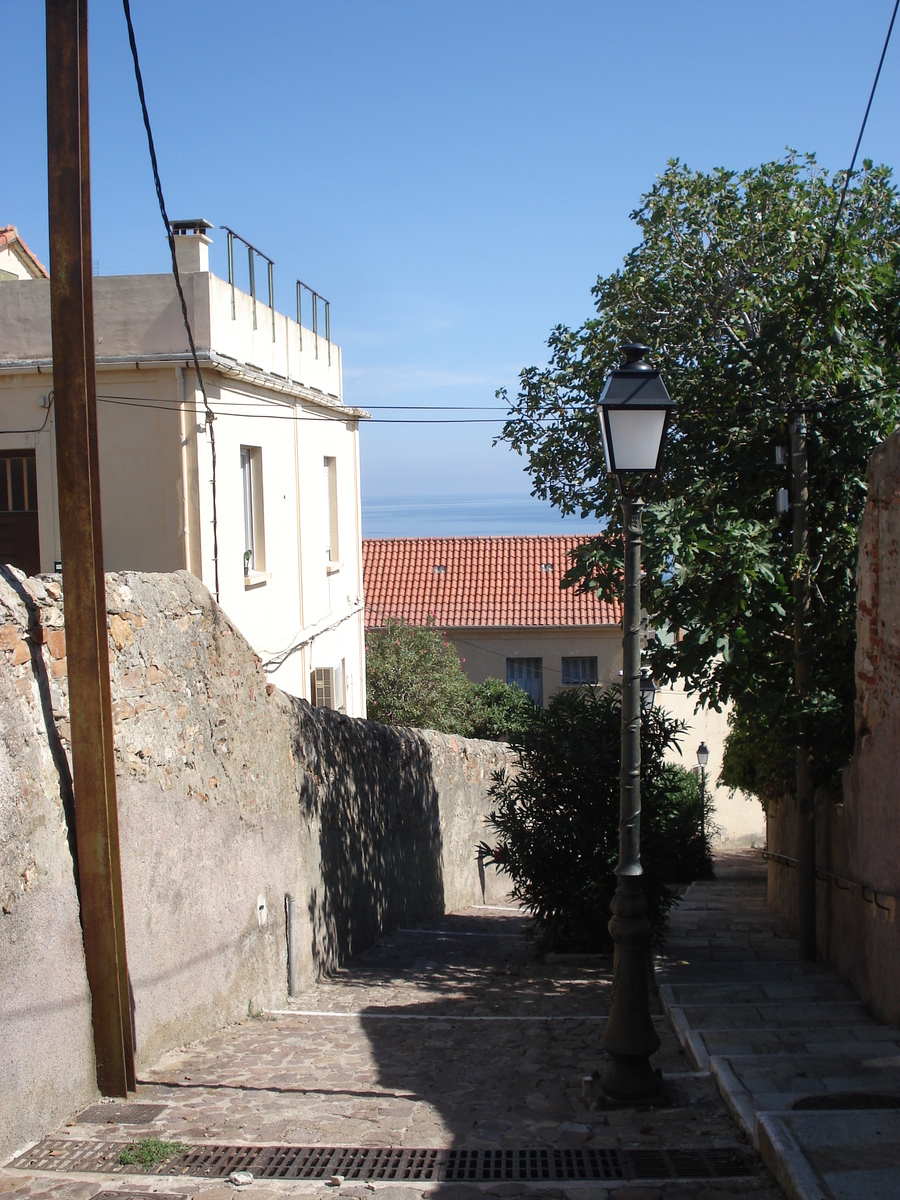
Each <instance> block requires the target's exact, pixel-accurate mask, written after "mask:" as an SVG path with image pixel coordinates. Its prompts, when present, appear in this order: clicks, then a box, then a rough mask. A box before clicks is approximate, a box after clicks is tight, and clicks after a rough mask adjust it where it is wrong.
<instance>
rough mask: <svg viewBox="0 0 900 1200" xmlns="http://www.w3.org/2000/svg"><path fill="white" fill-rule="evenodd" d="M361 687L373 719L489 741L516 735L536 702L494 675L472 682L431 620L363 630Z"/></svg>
mask: <svg viewBox="0 0 900 1200" xmlns="http://www.w3.org/2000/svg"><path fill="white" fill-rule="evenodd" d="M462 661H465V660H462ZM366 688H367V693H368V710H369V716H370V717H371V718H372V720H374V721H381V722H383V723H384V724H385V725H408V726H412V727H413V728H414V729H437V730H440V731H441V732H443V733H458V734H461V735H462V736H463V737H475V738H487V739H490V740H492V741H511V740H515V739H516V738H517V737H519V736H521V734H522V733H523V731H524V730H525V728H526V726H527V725H528V722H529V720H530V718H531V714H532V712H533V711H534V707H535V706H534V703H533V702H532V700H531V697H530V696H529V695H528V694H527V692H524V691H523V690H522V689H521V688H519V687H515V686H513V685H510V684H507V683H503V682H502V681H501V680H499V679H486V680H485V681H484V682H483V683H479V684H473V683H471V682H470V681H469V679H468V678H467V677H466V675H465V674H464V672H463V669H462V662H461V661H460V658H459V655H458V654H457V652H456V648H455V647H454V646H453V643H452V642H451V641H450V640H449V639H448V638H447V635H446V634H445V633H444V632H443V631H442V630H441V629H438V628H437V627H436V626H435V625H434V624H429V625H409V624H407V623H406V622H405V621H398V620H395V619H391V620H389V621H388V622H387V624H386V625H385V627H384V628H383V629H373V630H370V631H369V632H368V633H367V635H366Z"/></svg>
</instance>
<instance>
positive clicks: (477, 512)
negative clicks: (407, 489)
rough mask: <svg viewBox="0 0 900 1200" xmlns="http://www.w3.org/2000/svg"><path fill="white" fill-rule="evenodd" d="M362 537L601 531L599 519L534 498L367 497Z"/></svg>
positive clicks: (363, 515) (364, 501)
mask: <svg viewBox="0 0 900 1200" xmlns="http://www.w3.org/2000/svg"><path fill="white" fill-rule="evenodd" d="M362 526H363V537H366V538H380V537H491V536H500V535H509V534H545V535H546V534H563V533H566V534H573V533H589V534H593V533H599V532H600V530H601V529H602V525H601V524H600V522H599V521H583V520H581V518H580V517H560V515H559V513H558V512H557V510H556V509H555V508H552V507H551V506H550V505H549V504H547V503H544V502H543V501H541V500H536V499H535V498H534V497H533V496H524V497H523V496H522V495H521V494H518V495H467V496H378V497H374V498H372V499H370V500H366V499H365V498H364V499H363V504H362Z"/></svg>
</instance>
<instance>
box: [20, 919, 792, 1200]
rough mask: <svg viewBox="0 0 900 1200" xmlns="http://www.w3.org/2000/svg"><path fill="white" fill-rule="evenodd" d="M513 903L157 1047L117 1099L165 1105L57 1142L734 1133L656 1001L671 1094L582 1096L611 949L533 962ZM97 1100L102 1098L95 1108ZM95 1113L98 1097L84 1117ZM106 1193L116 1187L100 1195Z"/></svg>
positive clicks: (456, 1141) (458, 1143)
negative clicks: (139, 1119)
mask: <svg viewBox="0 0 900 1200" xmlns="http://www.w3.org/2000/svg"><path fill="white" fill-rule="evenodd" d="M526 925H527V922H526V921H525V919H524V918H523V917H522V916H521V915H520V914H519V913H518V912H517V911H516V910H514V909H510V908H506V909H504V908H502V907H497V908H473V909H471V910H469V911H467V912H465V913H461V914H455V915H451V916H448V917H446V918H444V919H443V920H441V921H439V922H436V923H435V924H434V925H433V926H432V927H430V928H422V929H415V930H398V931H397V932H395V933H394V934H393V935H392V936H391V937H390V938H386V939H384V940H383V941H382V942H381V943H380V944H378V945H377V946H375V947H373V948H372V949H371V950H370V951H368V952H367V953H365V954H363V955H361V956H359V957H358V958H357V959H355V960H354V961H353V962H352V964H351V965H350V966H349V967H348V968H347V969H346V970H343V971H341V972H340V973H339V974H337V975H336V976H334V977H333V978H330V979H327V980H324V981H322V982H321V983H319V984H317V985H316V986H315V987H313V988H311V989H310V990H309V991H308V992H306V993H304V994H303V995H301V996H299V997H298V998H297V999H296V1000H295V1001H293V1002H292V1003H291V1006H290V1009H289V1010H286V1011H284V1012H278V1013H262V1014H260V1015H258V1016H248V1018H247V1019H246V1020H245V1021H243V1022H241V1023H240V1024H238V1025H235V1026H231V1027H229V1028H227V1029H225V1030H223V1031H222V1032H220V1033H219V1034H217V1035H216V1036H214V1037H211V1038H207V1039H206V1040H204V1041H203V1042H200V1043H197V1044H195V1045H192V1046H188V1047H185V1048H183V1049H181V1050H179V1051H177V1052H173V1053H170V1054H168V1055H166V1056H165V1057H164V1058H163V1059H162V1060H160V1061H159V1062H157V1063H156V1064H155V1066H154V1067H153V1069H152V1070H150V1071H145V1072H144V1073H143V1075H142V1076H141V1082H140V1085H139V1088H138V1093H137V1096H136V1097H135V1098H134V1100H133V1101H131V1102H130V1103H136V1104H137V1103H139V1104H148V1103H151V1104H158V1105H162V1106H163V1108H162V1111H161V1112H160V1113H159V1115H158V1116H157V1117H156V1119H155V1120H153V1121H152V1122H149V1123H147V1124H144V1125H123V1124H107V1123H105V1122H101V1123H100V1124H96V1123H85V1122H82V1121H75V1122H72V1123H70V1124H69V1125H68V1126H67V1127H66V1129H64V1130H62V1131H60V1133H59V1137H60V1138H66V1139H69V1140H73V1139H94V1140H102V1141H107V1142H121V1141H122V1140H123V1139H125V1140H127V1139H135V1140H137V1139H140V1138H142V1137H146V1136H149V1135H152V1136H154V1137H159V1138H165V1139H169V1140H181V1141H184V1142H186V1143H197V1142H225V1143H241V1144H243V1143H249V1144H259V1143H276V1144H280V1145H295V1146H298V1145H299V1146H329V1145H330V1146H359V1147H391V1146H405V1147H423V1148H424V1147H429V1148H454V1147H457V1148H458V1147H465V1148H468V1149H479V1148H481V1149H497V1148H521V1147H526V1148H536V1147H556V1148H589V1147H596V1148H603V1149H609V1148H613V1149H619V1150H625V1149H628V1150H640V1149H647V1148H655V1147H659V1148H664V1149H673V1148H690V1149H698V1148H699V1149H703V1150H710V1149H713V1148H718V1149H725V1150H727V1149H736V1150H740V1151H741V1152H743V1153H751V1155H752V1152H750V1151H749V1150H748V1147H747V1145H746V1142H745V1140H744V1138H743V1135H742V1134H741V1133H739V1131H738V1130H737V1128H736V1127H735V1125H734V1123H733V1122H732V1120H731V1118H730V1117H729V1115H728V1113H727V1111H726V1109H725V1106H724V1104H723V1102H722V1101H721V1100H720V1098H719V1095H718V1092H717V1090H716V1087H715V1084H714V1082H713V1081H712V1080H711V1079H710V1077H709V1076H708V1075H706V1074H701V1073H697V1072H694V1071H692V1070H691V1068H690V1066H689V1065H688V1063H687V1061H686V1059H685V1057H684V1053H683V1051H682V1050H681V1047H680V1046H679V1044H678V1041H677V1039H676V1038H675V1036H674V1034H673V1033H672V1031H671V1029H670V1027H669V1025H668V1021H667V1019H666V1017H665V1016H664V1014H663V1012H662V1010H661V1009H658V1008H657V1009H656V1011H655V1013H654V1021H655V1024H656V1028H657V1030H658V1033H659V1035H660V1038H661V1039H662V1049H661V1050H660V1052H659V1054H658V1055H657V1056H656V1059H655V1065H657V1066H658V1067H660V1068H661V1069H662V1071H663V1073H664V1076H665V1078H666V1080H667V1083H668V1086H669V1088H670V1090H671V1092H672V1095H673V1098H674V1103H673V1104H672V1105H671V1106H670V1107H667V1108H655V1109H649V1108H648V1109H645V1110H635V1109H623V1110H618V1111H606V1112H598V1111H593V1110H592V1109H591V1108H589V1107H588V1105H587V1104H586V1103H585V1100H584V1099H583V1095H582V1078H583V1076H585V1075H589V1074H590V1073H591V1071H592V1070H594V1069H597V1068H599V1067H600V1066H601V1065H602V1063H601V1060H602V1054H601V1052H600V1051H599V1048H598V1047H599V1039H600V1035H601V1033H602V1030H603V1024H604V1021H605V1019H606V1015H607V1012H608V1007H609V996H610V984H611V962H610V960H609V959H607V958H603V957H571V958H565V957H559V958H556V959H552V960H545V961H539V960H538V959H537V958H536V957H535V954H534V951H533V948H532V946H531V945H530V943H529V942H528V941H527V939H526V938H525V936H524V933H525V928H526ZM100 1115H102V1114H100ZM96 1116H97V1114H94V1119H96ZM236 1190H237V1189H235V1188H234V1187H233V1186H232V1185H231V1184H228V1183H222V1182H212V1181H208V1182H205V1181H202V1180H199V1179H196V1178H189V1177H187V1176H182V1177H178V1178H172V1177H171V1176H168V1177H167V1176H163V1175H159V1176H144V1177H135V1176H134V1175H130V1176H129V1175H124V1176H123V1175H122V1174H118V1175H108V1174H107V1175H104V1174H102V1173H94V1174H76V1173H67V1172H54V1171H41V1172H36V1173H30V1172H28V1171H26V1170H22V1169H10V1168H8V1167H7V1168H6V1169H2V1170H0V1194H3V1195H4V1196H16V1197H19V1196H21V1197H23V1200H24V1198H26V1197H27V1198H28V1200H43V1198H44V1197H47V1198H50V1197H59V1198H60V1200H63V1198H65V1200H69V1198H71V1200H90V1198H91V1197H94V1196H97V1195H98V1194H99V1193H100V1192H101V1191H104V1192H107V1193H112V1192H115V1193H118V1194H119V1196H122V1195H123V1193H127V1195H128V1196H129V1197H130V1196H133V1195H134V1194H135V1193H136V1192H139V1193H141V1194H146V1193H148V1192H153V1191H155V1192H157V1193H166V1194H167V1195H170V1196H171V1195H178V1196H180V1197H193V1196H202V1197H203V1200H225V1198H226V1197H228V1196H231V1195H233V1194H234V1193H235V1191H236ZM240 1190H243V1191H246V1192H247V1193H248V1196H249V1197H250V1200H274V1197H277V1196H279V1195H285V1196H287V1195H290V1196H292V1197H301V1196H318V1197H322V1196H326V1195H330V1196H341V1197H346V1196H357V1197H358V1196H369V1195H371V1194H372V1193H373V1192H375V1193H378V1195H379V1196H380V1198H381V1200H417V1198H418V1197H419V1196H421V1195H423V1194H426V1195H437V1194H439V1195H441V1196H451V1197H456V1198H457V1200H466V1198H468V1197H470V1196H472V1195H474V1194H476V1193H477V1194H478V1195H484V1194H491V1195H500V1196H515V1195H520V1194H521V1195H523V1196H529V1197H530V1196H535V1197H536V1196H556V1197H563V1196H571V1197H573V1198H575V1197H585V1198H587V1197H590V1198H591V1200H602V1198H603V1197H606V1196H607V1195H609V1196H610V1197H611V1198H614V1200H727V1198H729V1197H733V1196H744V1195H752V1196H754V1197H757V1198H758V1200H776V1198H778V1197H780V1196H781V1195H782V1193H781V1192H780V1191H779V1190H778V1188H777V1187H776V1185H775V1184H774V1182H773V1181H772V1179H771V1177H770V1176H769V1175H768V1174H767V1172H766V1171H765V1169H764V1168H763V1167H762V1164H761V1163H760V1161H759V1160H758V1159H757V1158H756V1157H755V1156H752V1158H751V1165H750V1168H749V1173H747V1174H746V1175H745V1176H744V1177H742V1178H740V1179H726V1178H723V1179H715V1178H708V1179H706V1180H705V1181H699V1182H698V1181H696V1180H678V1181H670V1182H656V1181H648V1182H647V1183H635V1182H622V1183H621V1184H620V1183H599V1182H552V1183H540V1182H537V1183H535V1182H532V1183H523V1182H517V1181H509V1182H501V1183H494V1184H491V1183H483V1184H478V1185H475V1184H468V1183H446V1182H445V1183H430V1184H424V1183H419V1184H411V1183H402V1184H398V1183H394V1182H374V1183H362V1182H356V1183H352V1184H350V1183H348V1182H344V1183H343V1184H341V1183H340V1182H337V1183H335V1185H334V1186H329V1185H328V1184H327V1183H326V1182H322V1183H313V1182H309V1181H299V1180H294V1181H288V1180H284V1181H275V1182H273V1181H269V1180H256V1181H254V1182H253V1183H252V1184H251V1185H249V1186H248V1187H246V1188H244V1189H240ZM109 1200H114V1198H113V1197H112V1196H110V1197H109Z"/></svg>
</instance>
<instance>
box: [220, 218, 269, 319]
mask: <svg viewBox="0 0 900 1200" xmlns="http://www.w3.org/2000/svg"><path fill="white" fill-rule="evenodd" d="M221 228H222V229H224V230H225V232H226V233H227V234H228V282H229V284H230V285H231V319H232V321H233V320H234V319H235V308H234V242H235V239H237V240H238V241H239V242H240V243H241V244H242V245H244V246H246V247H247V259H248V264H249V267H250V299H251V301H252V304H253V328H254V329H256V258H257V257H258V258H261V259H263V260H264V261H265V262H266V263H267V264H268V268H269V308H270V309H271V312H272V341H273V342H274V341H275V279H274V272H275V264H274V262H273V261H272V259H271V258H269V256H268V254H263V252H262V250H258V249H257V248H256V246H254V245H252V244H251V243H250V242H248V241H247V239H246V238H244V237H241V235H240V234H239V233H235V231H234V230H233V229H229V228H228V226H227V225H222V226H221Z"/></svg>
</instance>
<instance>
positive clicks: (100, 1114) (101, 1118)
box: [75, 1104, 166, 1125]
mask: <svg viewBox="0 0 900 1200" xmlns="http://www.w3.org/2000/svg"><path fill="white" fill-rule="evenodd" d="M165 1111H166V1106H165V1104H93V1105H91V1107H90V1108H86V1109H85V1110H84V1112H83V1113H79V1114H78V1116H77V1117H76V1118H75V1122H76V1124H78V1125H149V1124H150V1122H151V1121H155V1120H156V1119H157V1117H158V1116H159V1115H160V1113H163V1112H165Z"/></svg>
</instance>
